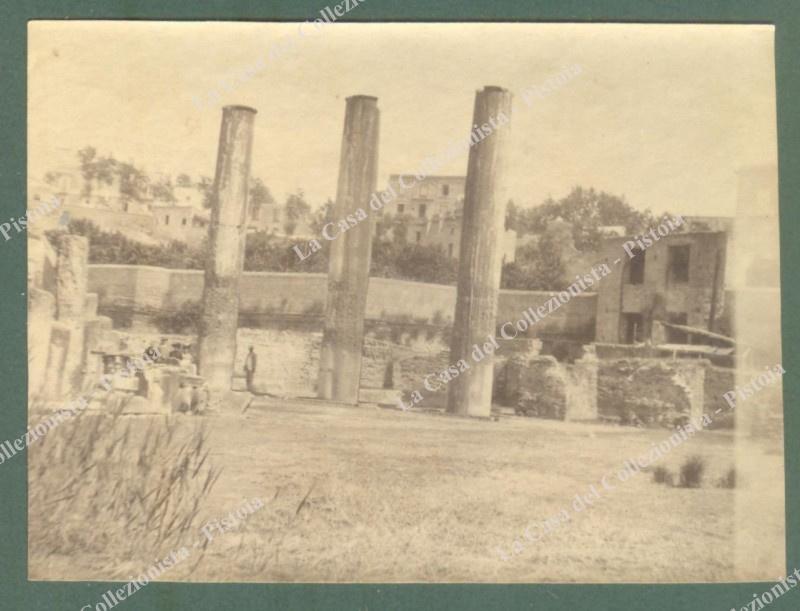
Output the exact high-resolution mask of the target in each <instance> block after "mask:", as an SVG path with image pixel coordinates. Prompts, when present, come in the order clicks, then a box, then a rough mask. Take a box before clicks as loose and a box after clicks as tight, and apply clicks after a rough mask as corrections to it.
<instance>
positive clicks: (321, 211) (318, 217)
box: [308, 197, 334, 236]
mask: <svg viewBox="0 0 800 611" xmlns="http://www.w3.org/2000/svg"><path fill="white" fill-rule="evenodd" d="M333 208H334V203H333V200H332V199H331V198H330V197H329V198H328V199H327V201H326V202H325V203H324V204H322V205H321V206H320V207H319V208H317V209H316V210H315V211H314V213H313V214H312V215H311V218H310V219H309V221H308V225H309V227H310V228H311V232H312V233H313V234H314V235H315V236H319V235H322V228H323V227H325V225H327V224H328V223H332V222H333V221H334V218H333Z"/></svg>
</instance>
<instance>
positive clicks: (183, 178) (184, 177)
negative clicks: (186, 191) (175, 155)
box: [175, 174, 192, 187]
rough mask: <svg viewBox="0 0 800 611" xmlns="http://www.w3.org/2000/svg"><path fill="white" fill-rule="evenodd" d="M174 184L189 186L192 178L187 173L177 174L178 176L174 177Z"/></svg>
mask: <svg viewBox="0 0 800 611" xmlns="http://www.w3.org/2000/svg"><path fill="white" fill-rule="evenodd" d="M175 184H176V185H178V186H179V187H191V186H192V179H191V177H190V176H189V175H188V174H178V178H176V179H175Z"/></svg>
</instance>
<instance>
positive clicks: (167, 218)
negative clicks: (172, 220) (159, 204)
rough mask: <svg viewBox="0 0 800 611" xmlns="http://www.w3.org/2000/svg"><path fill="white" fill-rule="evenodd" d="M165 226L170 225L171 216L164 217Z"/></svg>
mask: <svg viewBox="0 0 800 611" xmlns="http://www.w3.org/2000/svg"><path fill="white" fill-rule="evenodd" d="M164 224H165V225H169V214H165V215H164Z"/></svg>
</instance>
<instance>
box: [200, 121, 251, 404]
mask: <svg viewBox="0 0 800 611" xmlns="http://www.w3.org/2000/svg"><path fill="white" fill-rule="evenodd" d="M255 115H256V111H255V110H254V109H253V108H248V107H246V106H226V107H225V108H223V109H222V126H221V128H220V133H219V147H218V149H217V170H216V174H215V177H214V187H213V194H212V202H211V222H210V224H209V230H208V247H209V252H208V259H207V261H206V269H205V284H204V286H203V317H202V320H201V324H200V334H199V339H198V344H199V345H198V369H199V373H200V375H202V376H203V377H205V379H206V381H207V382H208V385H209V388H210V389H211V390H213V391H225V390H230V388H231V377H232V375H233V363H234V358H235V357H236V329H237V326H238V317H239V277H240V276H241V273H242V264H243V260H244V246H245V235H246V232H247V193H248V188H249V182H250V157H251V151H252V148H253V123H254V121H255Z"/></svg>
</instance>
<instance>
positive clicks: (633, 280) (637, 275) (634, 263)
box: [626, 248, 645, 284]
mask: <svg viewBox="0 0 800 611" xmlns="http://www.w3.org/2000/svg"><path fill="white" fill-rule="evenodd" d="M644 256H645V252H644V251H643V250H642V249H641V248H635V249H633V258H632V259H630V260H629V261H628V264H627V272H628V275H627V278H626V281H627V283H628V284H642V283H643V282H644Z"/></svg>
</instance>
